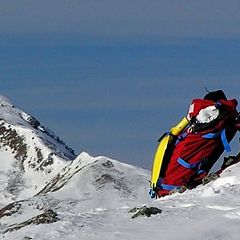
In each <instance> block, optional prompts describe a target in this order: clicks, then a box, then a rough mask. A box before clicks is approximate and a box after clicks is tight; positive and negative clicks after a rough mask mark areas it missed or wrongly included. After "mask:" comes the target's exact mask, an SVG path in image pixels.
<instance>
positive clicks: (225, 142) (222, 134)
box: [202, 128, 231, 152]
mask: <svg viewBox="0 0 240 240" xmlns="http://www.w3.org/2000/svg"><path fill="white" fill-rule="evenodd" d="M219 136H220V137H221V141H222V144H223V146H224V149H225V151H226V152H231V147H230V145H229V142H228V140H227V136H226V129H225V128H224V129H223V130H222V131H221V132H218V133H207V134H204V135H202V137H203V138H207V139H214V138H217V137H219Z"/></svg>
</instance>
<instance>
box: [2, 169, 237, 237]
mask: <svg viewBox="0 0 240 240" xmlns="http://www.w3.org/2000/svg"><path fill="white" fill-rule="evenodd" d="M239 172H240V166H239V165H236V166H232V167H230V168H229V169H227V170H225V172H223V173H222V175H221V177H220V178H219V179H217V180H215V181H214V182H211V183H209V184H207V185H205V186H199V187H198V188H196V189H194V190H191V191H190V190H189V191H186V192H185V193H183V194H174V195H172V196H168V197H164V198H162V199H158V200H154V201H152V200H146V198H145V197H146V193H145V195H144V194H142V193H141V194H142V199H139V198H136V199H135V200H134V201H132V199H131V198H130V199H129V198H128V197H127V198H124V197H123V196H120V195H118V198H116V197H117V196H116V195H115V196H114V197H113V199H112V198H111V197H109V194H110V193H113V190H112V189H110V188H109V186H108V187H106V189H105V190H103V191H102V193H100V192H98V193H97V194H99V195H100V194H102V196H101V197H102V200H103V199H104V201H105V202H102V201H99V196H96V199H95V200H94V199H92V196H89V198H90V199H91V200H92V201H93V202H91V200H90V202H89V200H88V199H87V197H88V196H87V195H85V198H83V197H82V193H80V194H79V195H80V197H79V198H78V194H77V193H75V194H74V195H71V194H69V195H68V194H67V193H68V192H69V190H71V189H75V188H78V186H79V185H78V184H79V180H80V179H81V176H79V178H77V179H75V180H74V179H73V181H72V182H71V183H69V186H66V192H65V190H64V189H62V190H60V191H59V192H58V191H57V192H55V193H52V194H49V195H46V196H39V197H35V198H31V199H30V200H28V202H27V203H25V206H24V207H23V211H22V213H21V214H18V215H16V216H14V217H13V216H12V217H9V218H8V217H4V218H3V219H2V222H3V224H9V223H13V222H14V221H12V219H14V220H15V221H16V220H18V221H20V220H21V221H22V219H21V218H25V219H26V218H29V215H30V216H32V215H34V214H36V207H34V206H35V205H34V204H33V203H34V202H38V206H40V205H42V206H43V205H44V204H46V203H48V205H49V206H51V208H52V209H53V210H54V211H56V212H57V213H58V216H59V218H60V221H58V222H56V223H51V224H42V225H30V226H26V227H24V228H22V229H20V230H18V231H14V232H8V233H5V234H4V235H3V236H4V238H3V239H9V240H10V239H24V237H25V239H39V240H46V239H49V240H55V239H69V240H77V239H86V240H89V239H106V240H107V239H109V240H110V239H113V240H120V239H140V240H141V239H142V240H146V239H156V238H161V239H164V240H173V239H179V240H193V239H207V240H213V239H216V240H217V239H218V240H221V239H222V240H223V239H224V240H225V239H231V240H237V239H239V233H240V229H239V223H240V202H239V196H240V177H239ZM133 174H134V172H133ZM140 191H141V190H140ZM64 192H65V193H66V195H65V193H64ZM107 192H108V193H107ZM88 193H89V191H88ZM106 193H107V196H106V195H105V194H106ZM113 201H116V202H117V204H116V205H115V206H113ZM143 204H146V205H147V206H155V207H158V208H160V209H161V210H162V213H161V214H158V215H154V216H152V217H138V218H135V219H132V218H131V216H132V214H130V213H129V210H130V209H131V208H132V207H133V206H142V205H143ZM40 209H41V208H40ZM19 218H20V219H19ZM26 237H29V238H26Z"/></svg>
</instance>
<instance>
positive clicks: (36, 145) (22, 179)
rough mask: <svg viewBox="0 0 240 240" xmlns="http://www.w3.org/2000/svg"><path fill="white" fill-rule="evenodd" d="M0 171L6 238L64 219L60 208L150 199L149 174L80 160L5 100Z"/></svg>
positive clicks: (0, 111)
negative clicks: (41, 224)
mask: <svg viewBox="0 0 240 240" xmlns="http://www.w3.org/2000/svg"><path fill="white" fill-rule="evenodd" d="M0 168H1V169H0V193H1V194H0V207H1V208H2V209H1V210H0V223H1V225H0V229H1V230H2V234H3V236H4V237H6V235H5V234H4V233H7V232H12V230H15V231H16V230H18V229H22V228H25V226H28V225H32V224H38V223H39V224H40V223H44V221H45V220H46V219H47V220H46V221H47V222H48V223H49V222H52V221H53V222H54V221H55V220H56V221H57V220H59V218H58V217H57V215H59V211H57V212H56V209H61V211H64V209H65V210H66V209H68V208H69V207H71V209H72V208H74V209H76V211H81V212H82V213H83V212H88V211H90V210H93V209H101V208H103V207H105V208H108V209H110V208H112V209H115V208H120V207H122V206H123V205H124V206H128V205H129V204H130V205H131V204H135V203H136V202H137V201H139V200H141V201H142V200H143V199H144V197H143V196H144V195H145V199H146V197H147V195H146V194H145V193H146V191H147V187H148V178H149V172H148V171H147V170H143V169H140V168H136V167H133V166H130V165H127V164H123V163H121V162H118V161H116V160H112V159H109V158H106V157H96V158H94V157H91V156H90V155H88V154H87V153H84V152H83V153H81V154H80V155H79V156H76V155H75V154H74V151H73V150H72V149H71V148H69V147H68V146H67V145H66V144H65V143H64V142H63V141H62V140H60V138H59V137H57V136H56V135H55V134H54V133H52V132H51V131H50V130H49V129H47V128H46V127H44V126H42V125H41V124H40V122H39V121H38V120H37V119H35V118H34V117H32V116H30V115H29V114H27V113H25V112H24V111H22V110H20V109H19V108H16V107H15V106H14V105H13V104H12V103H11V102H10V101H9V100H8V99H6V98H4V97H3V96H0ZM68 211H69V210H68ZM44 219H45V220H44ZM26 228H27V227H26ZM19 231H20V230H19ZM14 239H16V238H15V237H14Z"/></svg>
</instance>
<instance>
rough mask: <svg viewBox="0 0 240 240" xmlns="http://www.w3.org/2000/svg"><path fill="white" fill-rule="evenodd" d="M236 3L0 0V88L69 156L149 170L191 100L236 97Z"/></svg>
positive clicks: (239, 41)
mask: <svg viewBox="0 0 240 240" xmlns="http://www.w3.org/2000/svg"><path fill="white" fill-rule="evenodd" d="M238 6H239V2H238V1H234V0H233V1H231V2H229V1H221V0H219V1H215V0H213V1H211V3H210V1H201V2H196V1H160V0H159V1H151V2H150V1H145V0H138V1H134V0H132V1H125V0H123V1H120V2H119V1H114V0H112V1H110V0H109V1H107V0H103V1H97V0H95V1H93V0H89V1H81V0H78V1H75V0H72V1H62V0H58V1H51V0H50V1H45V0H43V1H27V0H26V1H21V0H20V1H11V3H9V2H8V1H1V2H0V82H1V85H0V89H1V94H2V95H5V96H6V97H9V98H10V99H11V100H12V101H13V102H14V103H15V104H16V105H17V106H18V107H20V108H22V109H23V110H25V111H26V112H28V113H30V114H32V115H34V116H35V117H37V118H38V119H39V120H40V121H41V123H42V124H43V125H45V126H47V127H48V128H50V129H51V130H53V131H54V132H55V133H56V134H57V135H59V136H60V137H61V138H62V139H63V140H64V141H65V142H66V143H67V144H68V145H70V146H71V147H72V148H74V150H75V152H76V153H79V152H81V151H87V152H89V153H90V154H92V155H106V156H109V157H112V158H115V159H118V160H121V161H123V162H127V163H131V164H134V165H138V166H142V167H146V168H151V165H152V158H153V155H154V151H155V148H156V145H157V142H156V140H157V139H158V137H159V136H160V135H161V134H162V133H163V132H165V131H167V130H168V129H169V128H170V127H171V126H172V125H173V124H175V123H177V122H178V120H180V119H181V118H182V116H184V115H185V114H186V112H187V109H188V106H189V104H190V102H191V100H192V98H199V97H202V96H203V95H204V94H205V87H207V88H208V89H209V90H214V89H219V88H221V89H224V90H225V92H226V95H227V96H228V97H229V98H238V95H239V94H238V92H239V90H238V86H239V76H240V68H239V62H240V38H239V36H240V28H239V24H240V16H239V14H238V11H237V9H238Z"/></svg>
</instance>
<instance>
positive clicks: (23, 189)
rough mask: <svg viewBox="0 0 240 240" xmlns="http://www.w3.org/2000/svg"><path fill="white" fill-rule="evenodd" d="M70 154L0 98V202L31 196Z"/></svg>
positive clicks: (23, 113) (32, 119)
mask: <svg viewBox="0 0 240 240" xmlns="http://www.w3.org/2000/svg"><path fill="white" fill-rule="evenodd" d="M75 157H76V156H75V154H74V151H73V150H72V149H71V148H69V147H68V146H67V145H66V144H65V143H64V142H63V141H61V140H60V138H59V137H57V136H56V135H55V134H54V133H52V132H51V131H50V130H48V129H47V128H45V127H44V126H42V125H41V124H40V122H39V121H38V120H37V119H35V118H34V117H32V116H30V115H28V114H27V113H25V112H24V111H22V110H20V109H18V108H16V107H15V106H14V105H13V104H12V103H11V102H10V101H9V100H8V99H6V98H4V97H3V96H0V182H1V184H0V192H1V195H0V202H1V204H3V203H4V204H5V203H7V202H9V201H12V200H17V199H21V198H26V197H29V196H33V195H34V194H36V193H37V192H39V191H40V190H41V189H42V187H43V186H44V185H45V183H46V182H48V181H49V180H50V179H51V178H52V177H53V176H55V175H56V174H57V173H58V172H59V171H60V170H61V169H62V168H63V167H64V166H65V165H67V164H69V163H68V162H69V161H71V160H73V159H74V158H75Z"/></svg>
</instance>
